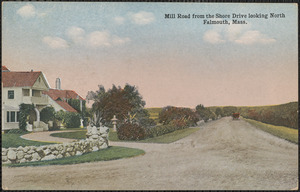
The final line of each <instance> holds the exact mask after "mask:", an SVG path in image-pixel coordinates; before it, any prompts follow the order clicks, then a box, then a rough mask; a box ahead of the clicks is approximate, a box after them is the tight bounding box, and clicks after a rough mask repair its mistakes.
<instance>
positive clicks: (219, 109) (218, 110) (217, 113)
mask: <svg viewBox="0 0 300 192" xmlns="http://www.w3.org/2000/svg"><path fill="white" fill-rule="evenodd" d="M215 113H216V115H217V116H219V115H220V116H221V117H223V116H224V114H223V111H222V109H221V108H220V107H218V108H217V109H216V112H215Z"/></svg>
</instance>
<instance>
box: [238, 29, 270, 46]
mask: <svg viewBox="0 0 300 192" xmlns="http://www.w3.org/2000/svg"><path fill="white" fill-rule="evenodd" d="M275 41H276V40H275V39H272V38H269V37H267V36H266V35H264V34H262V33H261V32H259V31H246V32H245V33H244V34H243V35H242V36H241V37H239V38H238V39H236V40H235V42H236V43H239V44H245V45H250V44H254V43H262V44H268V43H274V42H275Z"/></svg>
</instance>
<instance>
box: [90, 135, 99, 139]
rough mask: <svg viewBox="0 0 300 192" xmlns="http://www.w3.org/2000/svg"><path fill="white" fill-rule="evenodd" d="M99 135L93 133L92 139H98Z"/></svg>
mask: <svg viewBox="0 0 300 192" xmlns="http://www.w3.org/2000/svg"><path fill="white" fill-rule="evenodd" d="M98 137H99V136H98V135H92V136H91V138H92V139H98Z"/></svg>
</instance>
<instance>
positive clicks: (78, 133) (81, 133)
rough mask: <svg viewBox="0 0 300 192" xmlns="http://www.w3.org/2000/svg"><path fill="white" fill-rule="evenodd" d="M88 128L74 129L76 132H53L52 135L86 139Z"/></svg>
mask: <svg viewBox="0 0 300 192" xmlns="http://www.w3.org/2000/svg"><path fill="white" fill-rule="evenodd" d="M85 134H86V130H80V131H74V132H64V133H52V134H50V136H52V137H62V138H68V139H79V140H80V139H86V136H85Z"/></svg>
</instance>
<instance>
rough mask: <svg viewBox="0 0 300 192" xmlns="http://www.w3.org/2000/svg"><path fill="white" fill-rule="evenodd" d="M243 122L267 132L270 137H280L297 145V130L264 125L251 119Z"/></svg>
mask: <svg viewBox="0 0 300 192" xmlns="http://www.w3.org/2000/svg"><path fill="white" fill-rule="evenodd" d="M243 119H244V120H245V121H247V122H249V123H250V124H251V125H254V126H255V127H257V128H259V129H261V130H263V131H265V132H268V133H270V134H272V135H275V136H277V137H280V138H282V139H285V140H287V141H290V142H292V143H297V144H298V130H297V129H292V128H288V127H284V126H275V125H270V124H266V123H262V122H259V121H255V120H252V119H245V118H243Z"/></svg>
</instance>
